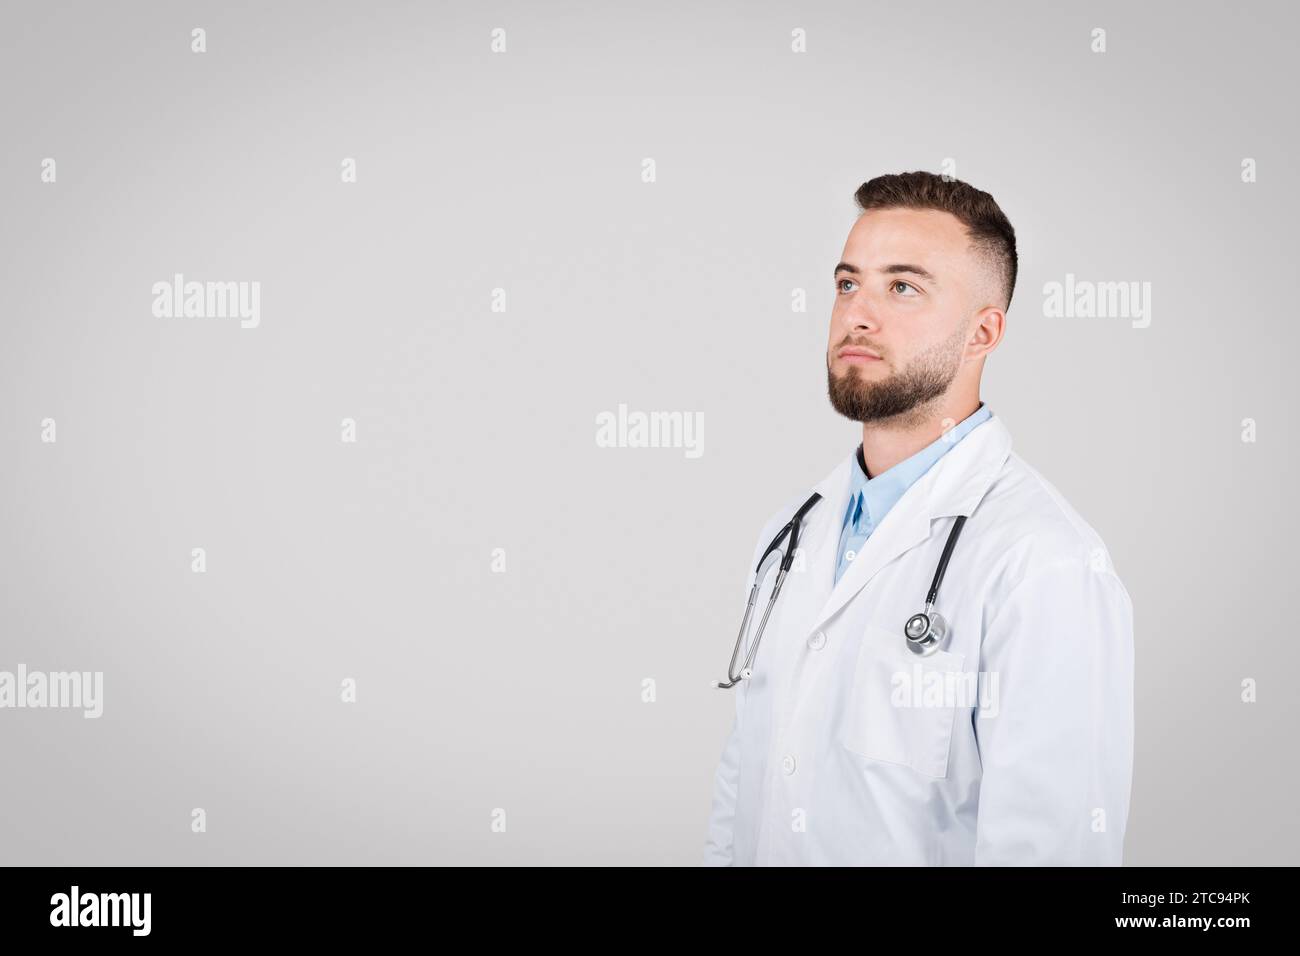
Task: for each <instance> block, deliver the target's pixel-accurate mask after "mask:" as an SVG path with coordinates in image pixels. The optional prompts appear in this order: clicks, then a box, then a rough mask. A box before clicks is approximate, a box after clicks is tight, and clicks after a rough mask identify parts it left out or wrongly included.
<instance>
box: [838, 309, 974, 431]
mask: <svg viewBox="0 0 1300 956" xmlns="http://www.w3.org/2000/svg"><path fill="white" fill-rule="evenodd" d="M965 340H966V330H965V329H963V328H958V329H957V332H956V333H955V334H954V335H953V336H951V337H950V338H948V339H947V340H945V341H943V342H940V343H939V344H937V345H933V346H931V347H930V348H929V349H927V350H926V351H924V352H922V353H921V354H920V355H918V356H917V357H916V358H914V359H913V360H912V361H911V362H909V363H908V365H907V367H906V368H903V369H901V370H900V371H898V372H895V373H894V374H893V375H890V376H889V377H888V378H883V379H880V380H878V381H870V380H868V379H866V378H864V377H863V375H862V370H861V369H860V368H859V367H858V366H856V365H850V366H849V367H848V368H847V369H845V371H844V374H842V375H840V376H839V377H836V375H835V372H834V371H832V370H831V360H830V356H827V357H826V388H827V391H828V392H829V394H830V399H831V406H832V407H833V408H834V409H835V410H836V411H837V412H839V413H840V414H841V415H843V416H844V417H845V418H849V419H852V420H853V421H855V422H873V421H880V420H882V419H888V418H899V417H901V416H906V415H907V414H908V413H910V412H913V411H915V410H916V409H918V408H920V407H921V406H923V405H924V404H925V403H926V402H930V401H933V400H934V399H936V398H938V397H939V396H940V395H943V394H944V393H945V392H946V391H948V386H949V385H951V384H952V380H953V379H954V378H956V377H957V372H958V370H959V369H960V368H961V349H962V345H963V344H964V343H965ZM849 344H851V342H850V340H849V339H847V338H846V339H845V340H844V341H843V342H841V343H840V344H839V345H838V346H836V348H843V347H844V346H845V345H849Z"/></svg>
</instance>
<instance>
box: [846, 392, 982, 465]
mask: <svg viewBox="0 0 1300 956" xmlns="http://www.w3.org/2000/svg"><path fill="white" fill-rule="evenodd" d="M979 407H980V400H979V396H976V397H975V398H972V399H960V400H951V401H948V402H945V403H944V404H942V405H935V406H923V407H921V408H918V409H913V411H912V412H909V413H907V414H905V415H898V416H895V417H894V418H889V419H880V420H876V421H870V422H863V424H862V460H863V461H864V462H865V463H866V465H867V474H868V475H869V476H870V477H872V478H874V477H876V475H880V474H883V473H885V472H886V471H888V470H889V469H890V468H893V467H894V466H895V465H897V464H898V463H899V462H900V461H906V460H907V459H908V458H911V457H912V456H913V455H915V454H916V453H917V452H918V451H920V450H921V449H922V448H925V447H926V446H927V445H930V444H933V443H934V442H935V441H937V440H938V439H939V438H940V437H941V436H942V435H943V432H944V424H945V421H946V422H947V424H948V425H949V427H951V426H952V425H955V424H957V423H958V422H961V421H965V420H966V419H967V418H969V417H970V416H971V415H974V414H975V412H976V411H977V410H978V409H979Z"/></svg>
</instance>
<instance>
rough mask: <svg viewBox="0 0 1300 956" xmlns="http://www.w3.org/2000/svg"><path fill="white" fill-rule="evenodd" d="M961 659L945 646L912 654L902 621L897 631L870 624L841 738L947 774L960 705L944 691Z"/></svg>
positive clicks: (872, 753)
mask: <svg viewBox="0 0 1300 956" xmlns="http://www.w3.org/2000/svg"><path fill="white" fill-rule="evenodd" d="M964 660H965V658H964V656H963V655H961V654H954V653H951V652H949V651H933V652H931V653H930V654H927V655H925V656H924V657H922V656H919V655H916V654H913V653H912V652H911V651H910V650H908V649H907V647H906V645H905V644H904V637H903V630H902V624H901V623H900V624H899V627H898V629H897V631H893V630H887V629H885V628H883V627H879V626H877V625H868V626H867V628H866V630H865V631H864V633H863V636H862V643H861V646H860V647H859V649H858V656H857V664H856V667H855V671H854V675H853V687H852V690H851V691H850V694H849V699H848V702H847V706H846V708H845V711H844V723H843V727H842V728H841V734H840V742H841V743H842V744H843V745H844V747H846V748H847V749H849V750H851V751H853V752H854V753H857V754H860V755H862V756H864V757H868V758H870V759H872V760H880V761H883V762H885V763H891V764H899V765H902V766H904V767H910V768H911V769H912V770H915V771H916V772H917V773H920V774H924V775H925V776H927V777H945V776H947V775H948V750H949V747H950V746H951V744H952V733H953V722H954V721H955V720H956V714H957V711H958V709H959V708H958V707H957V704H958V703H959V702H958V701H957V700H955V699H954V695H953V694H951V693H949V692H947V691H948V690H949V689H950V688H951V687H952V685H953V681H952V679H951V678H953V677H956V676H957V674H958V673H959V672H960V671H961V669H962V663H963V661H964ZM948 675H951V677H949V676H948Z"/></svg>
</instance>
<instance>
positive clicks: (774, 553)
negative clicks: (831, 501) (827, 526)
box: [713, 492, 966, 690]
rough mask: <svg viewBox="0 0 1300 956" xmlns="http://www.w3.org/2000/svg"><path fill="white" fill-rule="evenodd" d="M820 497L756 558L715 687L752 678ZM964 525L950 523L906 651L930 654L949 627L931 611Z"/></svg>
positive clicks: (906, 628)
mask: <svg viewBox="0 0 1300 956" xmlns="http://www.w3.org/2000/svg"><path fill="white" fill-rule="evenodd" d="M821 498H822V496H821V495H819V494H817V493H816V492H813V495H812V497H811V498H809V499H808V500H807V501H805V502H804V503H803V504H802V505H801V506H800V508H799V510H798V511H796V512H795V513H794V517H792V518H791V519H790V520H789V521H788V522H787V523H786V525H785V527H783V528H782V529H781V530H780V531H778V532H777V535H776V537H775V538H773V539H772V543H771V544H769V545H768V546H767V550H766V551H764V552H763V557H762V558H760V559H759V561H758V567H757V568H756V569H755V571H754V586H753V587H751V588H750V589H749V601H748V603H747V604H746V605H745V617H744V620H742V621H741V622H740V633H739V634H738V635H737V636H736V648H735V650H733V651H732V652H731V662H730V663H729V664H728V665H727V679H726V680H725V681H714V682H713V686H714V687H718V688H721V689H723V690H726V689H728V688H730V687H735V686H736V685H737V684H739V683H740V682H741V681H742V680H749V679H750V678H751V677H753V676H754V655H755V654H757V653H758V643H759V641H761V640H762V639H763V629H764V628H766V627H767V619H768V618H769V617H771V616H772V605H774V604H775V603H776V598H777V595H778V594H780V593H781V585H783V584H784V583H785V576H786V575H787V574H788V573H789V572H790V565H792V564H793V563H794V552H795V549H796V548H798V547H799V532H800V531H801V530H802V528H803V519H804V518H805V517H806V516H807V514H808V512H809V511H811V510H812V509H813V506H814V505H815V504H817V502H819V501H821ZM965 523H966V516H965V515H958V516H957V519H956V521H955V522H953V526H952V530H951V531H950V532H948V541H947V543H946V544H944V546H943V554H942V555H941V556H940V558H939V566H938V567H936V568H935V569H934V580H933V581H931V582H930V591H929V593H927V594H926V596H925V609H924V610H921V611H917V612H916V613H915V614H913V615H912V616H911V617H909V618H908V619H907V623H906V624H904V625H903V636H904V637H905V638H906V643H907V648H908V650H910V651H912V652H913V653H914V654H927V653H929V652H930V649H931V648H933V647H934V646H935V645H936V644H938V643H939V642H940V641H942V640H943V639H944V637H945V636H946V635H947V633H948V624H947V622H946V621H945V620H944V619H943V616H942V615H941V614H939V613H938V612H937V611H935V610H934V602H935V598H937V597H938V596H939V585H940V584H941V583H942V582H943V575H944V572H945V571H947V570H948V559H949V558H951V557H952V549H953V548H954V547H956V545H957V537H958V536H959V535H960V534H961V529H962V525H964V524H965ZM787 537H788V538H789V542H788V544H787V547H786V550H785V552H784V553H782V551H781V543H782V542H783V541H785V540H786V538H787ZM777 559H780V561H781V567H780V570H779V571H778V572H777V575H776V582H775V583H774V584H773V585H772V594H771V596H770V597H768V599H767V607H766V608H765V609H764V611H763V618H762V620H760V621H759V622H758V633H756V634H755V635H754V643H753V644H752V645H751V646H750V648H749V654H748V655H746V657H745V663H744V665H743V666H742V667H741V668H740V673H739V674H737V673H736V672H735V668H736V657H737V656H738V655H739V654H740V647H741V645H742V644H743V643H744V640H745V633H746V632H747V631H748V629H749V620H750V618H751V617H753V615H754V602H755V601H756V600H757V599H758V589H759V588H760V587H761V586H762V584H763V579H764V578H766V577H767V572H768V571H769V570H771V568H772V563H773V562H774V561H776V560H777Z"/></svg>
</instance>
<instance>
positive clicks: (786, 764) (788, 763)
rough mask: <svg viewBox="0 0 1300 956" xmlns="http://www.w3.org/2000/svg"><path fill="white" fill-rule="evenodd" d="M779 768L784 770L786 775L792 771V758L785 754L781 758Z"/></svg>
mask: <svg viewBox="0 0 1300 956" xmlns="http://www.w3.org/2000/svg"><path fill="white" fill-rule="evenodd" d="M781 769H782V770H784V771H785V774H786V776H787V777H788V776H789V775H790V774H792V773H794V758H793V757H791V756H790V755H789V754H786V755H785V756H784V757H782V758H781Z"/></svg>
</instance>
